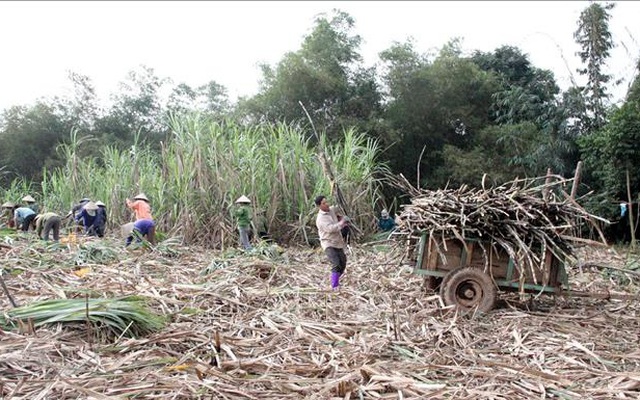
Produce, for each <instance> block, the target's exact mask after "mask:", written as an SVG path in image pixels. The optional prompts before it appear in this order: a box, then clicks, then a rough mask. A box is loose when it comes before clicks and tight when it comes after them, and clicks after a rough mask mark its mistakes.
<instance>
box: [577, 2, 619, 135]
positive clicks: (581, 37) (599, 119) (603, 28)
mask: <svg viewBox="0 0 640 400" xmlns="http://www.w3.org/2000/svg"><path fill="white" fill-rule="evenodd" d="M614 6H615V4H614V3H608V4H604V5H603V4H600V3H597V2H594V3H592V4H591V5H589V7H587V8H586V9H585V10H584V11H582V13H581V14H580V18H579V19H578V29H577V30H576V31H575V32H574V34H573V36H574V38H575V40H576V42H577V43H578V45H579V46H580V48H581V50H580V51H579V52H578V53H577V55H578V56H579V57H580V60H581V61H582V63H583V64H586V65H585V67H584V68H580V69H578V70H577V71H578V73H579V74H580V75H586V76H587V84H586V85H585V86H584V88H583V89H582V93H583V96H584V99H585V100H584V103H585V107H586V114H585V115H584V117H583V118H584V120H585V122H584V127H585V133H592V132H593V131H594V130H597V129H600V128H602V127H603V126H604V124H605V123H606V101H607V99H608V98H609V97H610V94H609V93H608V92H607V87H606V85H607V83H608V82H609V81H610V80H611V75H608V74H606V73H605V72H604V68H605V66H606V62H607V59H608V58H609V56H610V51H611V49H613V47H614V43H613V38H612V36H611V31H610V30H609V19H610V18H611V15H610V14H609V11H610V10H611V9H613V7H614Z"/></svg>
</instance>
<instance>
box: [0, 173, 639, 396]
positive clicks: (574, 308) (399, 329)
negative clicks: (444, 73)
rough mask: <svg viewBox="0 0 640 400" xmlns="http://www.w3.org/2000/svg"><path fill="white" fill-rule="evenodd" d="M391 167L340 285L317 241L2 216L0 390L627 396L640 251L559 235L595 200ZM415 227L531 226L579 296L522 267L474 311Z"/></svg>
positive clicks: (447, 231)
mask: <svg viewBox="0 0 640 400" xmlns="http://www.w3.org/2000/svg"><path fill="white" fill-rule="evenodd" d="M569 181H570V180H569ZM566 182H567V180H565V181H564V182H561V184H566ZM395 185H397V186H403V187H404V188H405V190H407V192H409V194H410V195H411V203H410V204H406V205H405V206H404V207H403V211H401V212H400V213H399V215H398V217H397V221H398V227H397V228H396V230H394V231H393V232H391V233H389V234H386V235H383V236H380V235H378V237H377V238H376V239H377V240H369V241H364V240H362V241H361V240H354V241H352V242H351V244H350V246H348V248H347V253H348V257H349V264H348V267H347V270H346V271H345V273H344V277H343V279H342V281H341V284H340V287H339V288H338V290H332V289H331V288H330V286H329V284H328V281H327V274H328V267H327V261H326V259H325V256H324V254H323V252H322V249H321V248H320V247H318V246H317V244H316V246H315V247H314V246H301V245H293V244H292V245H288V246H287V245H285V246H281V245H280V244H276V243H273V242H272V243H268V242H265V241H256V242H254V244H255V245H254V246H253V247H252V248H251V249H250V250H242V249H240V248H238V246H230V247H228V248H224V249H218V250H211V249H207V248H205V247H202V246H184V245H181V242H180V240H177V239H175V238H172V237H169V236H166V237H161V238H159V240H158V241H157V243H156V244H155V245H151V244H150V243H148V242H142V243H141V244H138V245H136V244H135V243H134V244H133V245H132V246H130V247H125V246H123V244H122V240H123V239H122V236H121V232H119V231H117V230H115V229H114V230H113V231H112V232H108V234H107V235H105V236H104V237H103V238H98V237H96V236H84V235H76V234H75V231H74V227H73V225H71V224H66V226H65V227H63V229H62V233H61V237H60V240H59V242H51V241H41V240H38V239H37V238H36V237H35V236H34V235H33V234H32V233H30V232H21V231H15V230H13V231H12V230H9V229H4V230H3V231H2V233H1V234H2V242H0V254H1V256H2V265H3V274H2V281H3V282H2V283H3V292H4V293H3V297H2V300H1V302H0V304H1V306H2V309H3V313H2V315H1V316H0V326H1V328H2V330H1V331H0V354H2V356H0V357H1V358H0V377H1V378H0V393H1V395H2V398H5V399H49V398H56V399H78V398H83V399H106V398H110V399H111V398H127V399H129V398H130V399H137V398H145V399H151V398H163V399H169V398H170V399H194V398H199V399H200V398H201V399H285V398H292V399H299V398H304V399H427V398H437V399H476V398H484V399H532V398H562V399H579V398H588V399H611V398H637V393H638V388H639V387H640V375H639V374H638V372H637V371H638V362H639V361H638V360H639V359H640V352H639V351H638V348H637V343H638V333H639V332H640V329H639V328H640V327H639V326H638V325H639V322H638V321H639V319H638V311H639V310H640V307H639V305H638V298H637V296H636V295H637V292H638V279H639V278H640V277H639V276H638V275H639V274H640V273H639V272H638V267H640V262H639V259H640V258H639V256H638V254H637V253H634V252H630V251H629V250H627V249H625V248H624V247H615V246H612V245H607V244H603V243H600V242H599V238H598V235H597V234H594V236H593V238H592V239H588V238H582V239H581V241H580V240H577V241H571V240H569V239H570V238H574V239H576V238H577V236H572V235H571V234H569V232H568V230H571V229H575V228H576V227H577V226H578V224H579V220H584V221H589V220H591V218H593V217H595V216H592V215H589V214H588V213H586V212H585V211H584V209H582V208H581V207H580V206H578V205H577V203H576V202H575V201H574V200H572V199H570V198H561V197H557V196H558V195H559V194H562V193H564V194H565V195H566V194H567V193H566V192H564V191H563V190H562V189H561V190H560V191H559V192H558V191H556V192H555V194H554V190H555V189H557V187H558V186H559V185H560V184H546V185H545V184H542V185H539V186H528V187H527V186H525V185H524V184H523V182H522V181H514V182H513V183H511V184H508V185H504V186H500V187H497V188H495V187H493V188H486V189H470V188H460V189H457V190H450V189H441V190H437V191H427V190H419V189H415V188H413V189H412V188H411V185H409V184H408V183H407V182H406V180H405V181H403V180H402V179H398V181H397V182H395ZM543 196H547V197H546V198H545V197H543ZM503 202H506V203H507V204H505V203H503ZM481 215H482V217H480V216H481ZM492 215H493V216H494V217H491V216H492ZM496 215H501V218H498V217H496ZM499 219H500V221H499ZM496 221H498V222H496ZM491 224H494V225H493V226H488V225H491ZM556 225H557V226H556ZM425 230H429V231H430V233H431V234H432V235H434V236H438V235H445V236H448V237H456V236H460V235H464V236H466V237H473V236H477V233H479V232H483V231H484V233H485V236H486V235H490V236H491V237H490V238H489V237H485V239H486V240H490V241H493V243H494V246H498V247H499V246H505V247H507V248H510V249H511V250H510V252H512V253H513V256H514V257H519V258H518V260H519V261H518V263H517V264H518V265H523V266H524V265H526V264H527V263H529V264H531V265H530V267H531V268H534V267H536V266H539V265H540V262H539V260H537V258H536V254H535V251H532V250H531V249H532V248H534V246H533V244H532V243H533V242H532V241H530V239H531V238H533V237H535V236H536V235H538V236H539V237H538V239H541V240H543V241H544V240H546V241H547V243H546V245H547V246H548V247H549V248H553V249H554V251H556V252H557V253H558V257H562V259H563V261H565V262H566V263H565V264H564V266H565V268H566V273H567V278H568V282H569V283H570V286H569V287H570V288H571V290H573V291H574V292H575V293H582V294H584V295H585V296H574V295H561V294H559V293H560V292H554V293H545V292H541V291H539V292H537V293H535V292H534V293H530V292H526V291H524V290H521V289H522V288H519V289H518V288H517V287H516V290H514V291H511V292H509V291H502V290H498V292H497V293H498V295H497V297H496V299H494V300H495V304H493V306H492V307H491V308H490V309H489V310H486V311H485V312H480V311H479V310H478V309H477V308H476V309H474V308H473V307H463V306H462V304H459V305H456V304H455V303H454V304H446V302H445V301H443V297H442V296H441V292H439V291H438V290H437V288H431V287H428V286H427V285H426V279H425V277H424V276H421V275H419V274H416V273H414V265H413V262H412V261H410V258H411V256H410V255H408V254H409V253H411V252H413V251H415V250H416V245H415V243H416V242H415V241H412V240H411V236H412V235H415V233H416V232H424V231H425ZM310 232H311V230H310ZM559 232H564V233H565V235H560V234H559ZM567 238H568V239H567ZM414 258H415V257H414ZM527 260H528V261H527ZM536 260H537V261H536ZM445 264H446V262H445ZM489 269H490V268H489ZM482 270H483V269H482V267H480V268H479V271H482ZM484 270H485V271H486V270H487V269H486V268H485V269H484ZM523 270H524V268H523ZM514 280H515V281H518V277H515V278H514ZM481 289H486V288H481ZM565 289H566V288H565ZM589 294H598V296H589Z"/></svg>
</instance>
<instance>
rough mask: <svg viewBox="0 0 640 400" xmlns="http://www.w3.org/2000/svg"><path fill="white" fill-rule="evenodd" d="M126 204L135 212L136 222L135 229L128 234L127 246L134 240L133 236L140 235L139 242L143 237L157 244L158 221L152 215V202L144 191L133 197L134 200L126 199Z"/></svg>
mask: <svg viewBox="0 0 640 400" xmlns="http://www.w3.org/2000/svg"><path fill="white" fill-rule="evenodd" d="M125 202H126V205H127V207H128V208H130V209H132V210H133V212H134V214H135V222H134V223H133V230H132V231H131V234H130V235H129V236H127V240H126V242H125V246H129V245H130V244H131V242H132V241H133V237H134V236H137V237H138V242H140V241H141V240H142V239H143V238H144V239H146V240H147V241H148V242H149V243H151V244H152V245H155V244H156V223H155V221H154V220H153V216H152V215H151V203H150V202H149V199H148V198H147V196H146V195H145V194H144V193H140V194H138V195H136V196H135V197H134V198H133V201H131V200H129V199H128V198H127V199H126V201H125Z"/></svg>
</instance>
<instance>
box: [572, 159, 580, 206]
mask: <svg viewBox="0 0 640 400" xmlns="http://www.w3.org/2000/svg"><path fill="white" fill-rule="evenodd" d="M580 175H582V161H578V165H576V173H575V175H574V177H573V185H572V186H571V198H572V199H573V200H575V198H576V194H577V193H578V185H579V184H580Z"/></svg>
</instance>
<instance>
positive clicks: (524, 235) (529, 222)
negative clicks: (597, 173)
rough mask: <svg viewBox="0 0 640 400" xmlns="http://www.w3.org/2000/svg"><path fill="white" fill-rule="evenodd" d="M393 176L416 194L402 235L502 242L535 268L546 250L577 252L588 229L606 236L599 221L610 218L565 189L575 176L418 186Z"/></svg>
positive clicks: (401, 218) (404, 215)
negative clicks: (576, 246) (432, 187)
mask: <svg viewBox="0 0 640 400" xmlns="http://www.w3.org/2000/svg"><path fill="white" fill-rule="evenodd" d="M545 180H546V181H547V182H545ZM389 181H390V182H391V184H392V185H394V186H396V187H398V188H400V189H402V190H403V191H405V192H406V193H407V194H409V195H410V196H411V203H410V204H406V205H403V206H402V211H401V212H400V213H399V214H398V216H397V223H398V229H397V230H396V235H395V237H396V238H404V237H407V236H408V237H416V236H419V235H421V234H422V233H425V232H426V233H428V234H430V235H437V236H439V237H443V238H458V239H460V240H463V241H464V240H468V239H479V240H481V241H485V242H487V243H492V244H495V245H497V246H499V247H502V248H503V249H504V250H505V251H506V252H507V253H508V254H509V256H510V257H512V258H514V259H520V260H524V262H525V264H526V266H528V267H530V268H535V267H537V266H539V265H540V264H541V262H540V261H541V260H540V254H544V253H545V251H546V250H549V251H551V252H552V253H553V254H554V255H555V256H556V257H558V258H560V259H567V258H569V257H571V253H572V251H571V249H572V246H573V245H574V244H575V243H576V242H583V241H584V239H581V238H580V236H581V232H583V231H585V230H586V229H591V230H592V231H595V232H596V233H597V234H598V235H599V238H600V240H602V241H603V242H604V241H605V240H604V237H603V235H602V232H601V230H600V228H599V226H598V222H601V223H609V221H607V220H605V219H603V218H600V217H598V216H595V215H592V214H590V213H588V212H587V211H586V210H585V209H584V208H583V207H581V206H580V204H579V203H578V201H576V200H575V199H573V198H571V196H569V195H568V194H567V193H566V192H565V191H564V188H565V187H566V186H567V183H569V182H570V180H567V179H564V178H561V177H557V176H555V177H554V179H553V180H552V182H549V179H548V177H542V178H533V179H517V180H513V181H510V182H507V183H505V184H503V185H501V186H496V187H489V188H485V185H484V184H483V185H482V187H481V188H471V187H469V186H465V185H463V186H461V187H460V188H458V189H440V190H423V189H416V188H415V187H413V186H412V185H411V184H410V183H409V182H407V180H406V179H405V178H404V177H403V176H402V175H400V176H396V177H389ZM540 182H543V183H540ZM483 183H484V182H483Z"/></svg>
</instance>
